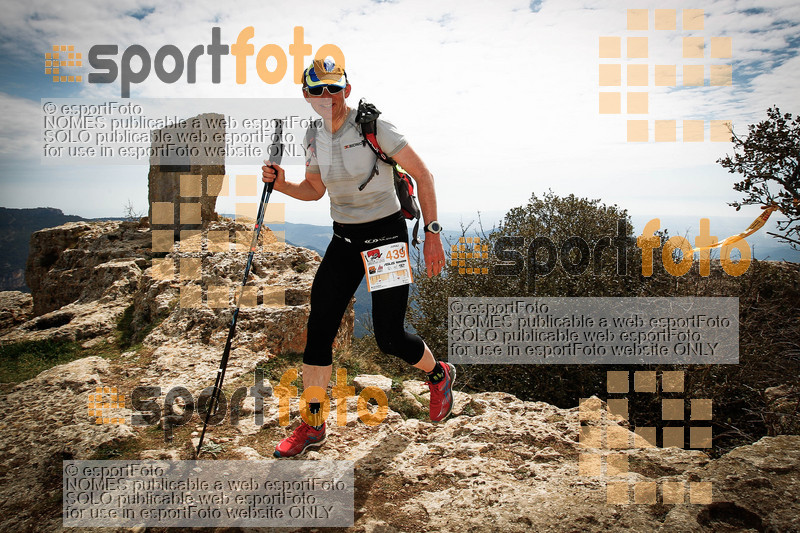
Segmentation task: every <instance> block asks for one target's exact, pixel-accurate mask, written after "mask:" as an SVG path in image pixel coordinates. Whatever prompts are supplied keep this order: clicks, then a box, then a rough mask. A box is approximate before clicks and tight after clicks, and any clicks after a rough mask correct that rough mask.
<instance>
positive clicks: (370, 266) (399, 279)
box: [361, 242, 414, 292]
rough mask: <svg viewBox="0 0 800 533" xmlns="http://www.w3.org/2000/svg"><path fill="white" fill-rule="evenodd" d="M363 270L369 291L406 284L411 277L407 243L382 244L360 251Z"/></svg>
mask: <svg viewBox="0 0 800 533" xmlns="http://www.w3.org/2000/svg"><path fill="white" fill-rule="evenodd" d="M361 259H362V261H364V271H365V272H366V274H367V290H368V291H369V292H372V291H379V290H381V289H388V288H389V287H396V286H398V285H408V284H409V283H411V282H412V281H414V280H413V279H412V277H411V261H409V259H408V243H405V242H395V243H392V244H384V245H383V246H379V247H378V248H372V249H370V250H367V251H365V252H361Z"/></svg>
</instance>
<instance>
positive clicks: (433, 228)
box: [422, 220, 442, 233]
mask: <svg viewBox="0 0 800 533" xmlns="http://www.w3.org/2000/svg"><path fill="white" fill-rule="evenodd" d="M422 229H424V230H425V233H439V232H441V231H442V225H441V224H439V221H437V220H434V221H432V222H430V223H429V224H426V225H425V227H424V228H422Z"/></svg>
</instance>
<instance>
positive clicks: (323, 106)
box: [303, 83, 350, 120]
mask: <svg viewBox="0 0 800 533" xmlns="http://www.w3.org/2000/svg"><path fill="white" fill-rule="evenodd" d="M349 95H350V84H349V83H348V84H347V87H345V89H344V90H342V91H339V92H337V93H334V94H330V93H329V92H328V90H327V88H326V89H325V90H324V91H322V94H321V95H319V96H314V95H312V94H310V93H309V92H308V91H307V90H305V88H304V89H303V96H304V97H305V99H306V101H307V102H308V103H309V104H311V107H312V108H313V109H314V111H315V112H316V113H317V114H318V115H319V116H321V117H322V118H324V119H328V120H330V119H333V118H341V117H342V116H344V115H347V104H346V103H345V98H347V96H349Z"/></svg>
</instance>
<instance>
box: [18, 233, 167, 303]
mask: <svg viewBox="0 0 800 533" xmlns="http://www.w3.org/2000/svg"><path fill="white" fill-rule="evenodd" d="M151 248H152V237H151V235H150V232H149V231H147V230H146V229H142V228H139V227H138V224H135V223H133V222H120V221H108V222H68V223H67V224H64V225H62V226H58V227H57V228H49V229H44V230H40V231H37V232H35V233H34V234H33V235H31V247H30V252H29V254H28V266H27V270H26V273H25V279H26V281H27V283H28V286H29V287H30V288H31V292H32V296H33V314H34V316H41V315H44V314H46V313H49V312H51V311H54V310H56V309H60V308H61V307H63V306H65V305H68V304H71V303H74V302H78V303H87V302H92V301H95V300H98V299H101V300H102V301H103V302H110V301H113V300H118V299H120V298H125V297H127V296H129V295H130V294H132V293H133V291H134V290H135V289H136V286H137V282H138V277H137V276H138V275H140V273H141V272H140V271H141V270H142V269H143V268H144V267H145V266H146V265H147V264H148V262H149V261H150V258H151V255H152V254H151V252H150V250H151Z"/></svg>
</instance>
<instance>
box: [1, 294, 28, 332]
mask: <svg viewBox="0 0 800 533" xmlns="http://www.w3.org/2000/svg"><path fill="white" fill-rule="evenodd" d="M32 312H33V298H31V295H30V294H28V293H25V292H19V291H2V292H0V335H2V334H3V332H4V331H5V330H7V329H9V328H13V327H14V326H17V325H19V324H22V323H23V322H25V321H26V320H28V319H29V318H30V316H31V313H32Z"/></svg>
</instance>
